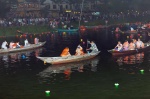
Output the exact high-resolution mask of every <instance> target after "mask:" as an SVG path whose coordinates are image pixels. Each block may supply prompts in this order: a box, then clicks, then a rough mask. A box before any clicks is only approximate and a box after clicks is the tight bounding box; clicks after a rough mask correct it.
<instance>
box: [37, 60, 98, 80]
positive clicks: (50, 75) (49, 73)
mask: <svg viewBox="0 0 150 99" xmlns="http://www.w3.org/2000/svg"><path fill="white" fill-rule="evenodd" d="M98 63H99V57H95V58H93V59H90V60H85V61H81V62H76V63H68V64H59V65H52V66H49V67H48V68H46V69H45V70H43V71H42V72H40V73H39V74H38V76H39V78H41V79H42V80H41V81H43V82H45V81H49V80H51V79H53V80H54V79H55V80H56V77H55V76H57V75H59V74H61V75H62V77H61V76H59V77H61V78H63V79H64V80H70V76H71V74H72V73H75V72H78V73H79V72H80V73H81V72H86V71H92V72H96V71H97V66H98ZM44 79H45V81H44Z"/></svg>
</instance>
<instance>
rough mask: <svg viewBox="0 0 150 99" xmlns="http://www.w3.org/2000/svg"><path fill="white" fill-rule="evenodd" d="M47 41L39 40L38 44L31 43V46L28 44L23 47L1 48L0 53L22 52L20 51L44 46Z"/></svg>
mask: <svg viewBox="0 0 150 99" xmlns="http://www.w3.org/2000/svg"><path fill="white" fill-rule="evenodd" d="M45 43H46V42H39V43H38V44H30V46H26V47H23V48H14V49H0V54H5V53H13V52H20V51H25V50H31V49H36V48H39V47H42V46H43V45H44V44H45Z"/></svg>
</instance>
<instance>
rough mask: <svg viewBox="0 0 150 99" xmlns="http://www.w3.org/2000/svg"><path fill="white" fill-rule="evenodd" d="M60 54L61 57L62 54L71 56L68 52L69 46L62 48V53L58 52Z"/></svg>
mask: <svg viewBox="0 0 150 99" xmlns="http://www.w3.org/2000/svg"><path fill="white" fill-rule="evenodd" d="M60 56H62V57H64V56H71V54H70V52H69V47H66V48H64V49H63V51H62V53H61V54H60Z"/></svg>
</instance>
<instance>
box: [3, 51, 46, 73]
mask: <svg viewBox="0 0 150 99" xmlns="http://www.w3.org/2000/svg"><path fill="white" fill-rule="evenodd" d="M44 50H45V49H44V48H39V49H34V50H28V51H22V52H15V53H6V54H1V55H0V69H1V70H4V71H5V73H4V74H9V73H11V72H12V73H16V71H17V69H16V68H20V67H23V66H24V67H30V66H31V64H30V61H32V62H35V60H33V59H32V58H33V57H36V56H40V55H41V54H42V52H43V51H44ZM20 69H21V68H20ZM0 73H2V72H0Z"/></svg>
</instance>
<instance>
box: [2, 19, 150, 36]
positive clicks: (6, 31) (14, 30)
mask: <svg viewBox="0 0 150 99" xmlns="http://www.w3.org/2000/svg"><path fill="white" fill-rule="evenodd" d="M135 22H144V23H145V22H148V18H143V19H140V18H136V19H118V20H116V19H114V20H113V19H111V20H107V25H113V24H123V23H135ZM70 24H71V25H73V26H74V28H78V26H79V23H78V22H71V23H70ZM81 25H84V26H97V25H106V20H94V21H93V20H91V21H90V20H89V21H87V22H81V24H80V26H81ZM57 28H62V26H61V25H58V27H56V28H50V27H49V26H48V25H40V26H39V25H27V26H9V27H0V36H15V35H21V33H29V34H41V33H43V32H54V31H56V29H57ZM18 31H20V32H18Z"/></svg>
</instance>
